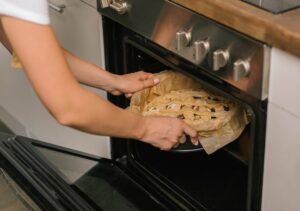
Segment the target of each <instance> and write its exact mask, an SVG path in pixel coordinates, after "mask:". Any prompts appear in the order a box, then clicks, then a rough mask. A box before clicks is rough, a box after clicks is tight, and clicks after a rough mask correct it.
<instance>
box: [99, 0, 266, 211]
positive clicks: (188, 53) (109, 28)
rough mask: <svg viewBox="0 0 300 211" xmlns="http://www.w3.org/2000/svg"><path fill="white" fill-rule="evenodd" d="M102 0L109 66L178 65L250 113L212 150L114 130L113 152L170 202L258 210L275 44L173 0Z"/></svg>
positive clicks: (125, 69) (121, 102)
mask: <svg viewBox="0 0 300 211" xmlns="http://www.w3.org/2000/svg"><path fill="white" fill-rule="evenodd" d="M99 2H100V4H99V11H100V12H101V13H102V15H103V16H104V18H103V24H104V42H105V55H106V67H107V69H108V70H109V71H111V72H113V73H117V74H124V73H130V72H134V71H138V70H145V71H148V72H152V73H157V72H159V71H162V70H165V69H173V70H176V71H180V72H182V73H184V74H187V75H189V76H190V77H193V78H195V79H196V80H198V81H199V83H202V84H203V85H204V86H206V87H207V89H210V90H213V91H214V92H217V93H219V94H221V95H224V96H226V97H228V98H231V99H232V100H235V101H238V102H239V103H241V104H242V105H243V106H244V107H245V108H246V109H247V113H248V115H249V117H250V119H251V123H250V124H249V125H248V127H247V128H246V129H245V131H244V133H243V134H242V135H241V137H240V138H239V139H238V140H236V141H235V142H233V143H232V144H230V145H228V146H227V147H225V148H224V149H222V150H219V151H218V152H217V153H215V154H213V155H206V154H205V152H204V151H201V150H198V151H193V152H188V153H178V152H177V153H175V152H163V151H159V150H157V149H155V148H153V147H151V146H148V145H145V144H142V143H139V142H135V141H131V140H127V141H125V140H121V139H118V138H113V139H112V149H114V150H113V159H115V160H117V161H118V162H121V163H124V165H126V166H127V167H128V168H130V169H131V170H133V171H135V172H137V174H138V175H140V177H141V178H143V181H144V182H145V187H147V188H149V189H150V190H151V191H153V193H156V195H157V196H164V198H165V200H166V202H167V203H168V204H169V207H168V208H169V209H170V210H174V209H175V210H177V209H178V210H231V211H232V210H251V211H252V210H260V204H261V191H262V175H263V160H264V144H265V128H266V115H267V110H266V108H267V101H268V73H269V54H270V48H269V47H268V46H267V45H265V44H263V43H260V42H258V41H256V40H253V39H251V38H249V37H247V36H245V35H243V34H241V33H239V32H236V31H234V30H232V29H230V28H227V27H225V26H223V25H220V24H218V23H216V22H214V21H212V20H210V19H208V18H205V17H203V16H201V15H198V14H195V13H193V12H191V11H189V10H187V9H185V8H183V7H181V6H179V5H176V4H174V3H172V2H171V1H163V0H154V1H146V0H139V1H137V0H136V1H135V0H128V1H123V0H115V1H105V2H104V1H99ZM101 2H102V4H101ZM102 7H104V8H102ZM109 99H110V100H111V101H112V102H113V103H115V104H116V105H118V106H121V107H124V108H126V107H127V106H128V105H129V101H128V100H126V99H125V98H120V97H114V96H109Z"/></svg>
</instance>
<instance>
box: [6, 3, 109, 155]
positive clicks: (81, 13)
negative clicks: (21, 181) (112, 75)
mask: <svg viewBox="0 0 300 211" xmlns="http://www.w3.org/2000/svg"><path fill="white" fill-rule="evenodd" d="M91 2H93V1H81V0H50V1H49V3H51V4H52V5H55V6H60V5H64V6H65V8H64V9H63V11H62V12H61V13H60V12H58V11H57V10H55V9H53V8H50V9H49V13H50V19H51V25H52V26H53V28H54V31H55V32H56V35H57V37H58V39H59V41H60V43H61V45H62V46H63V47H64V48H66V49H68V50H69V51H70V52H72V53H73V54H75V55H76V56H78V57H80V58H82V59H84V60H86V61H89V62H91V63H94V64H96V65H98V66H101V67H104V55H103V50H102V49H103V44H102V43H103V41H102V31H101V30H102V25H101V24H102V21H101V16H100V15H99V13H98V12H97V10H96V8H95V4H94V5H93V4H91ZM95 3H96V1H95ZM3 52H4V50H3ZM1 54H2V49H1ZM4 54H5V56H4V57H3V58H2V56H1V60H2V59H3V60H5V61H4V62H2V61H1V64H3V63H5V65H6V66H5V67H3V69H9V60H10V56H9V55H8V54H7V53H6V52H5V53H4ZM1 69H2V68H1ZM2 72H5V73H4V75H3V77H2V75H1V79H0V80H1V81H0V82H1V84H0V89H1V91H0V101H1V102H0V115H1V118H2V116H3V117H4V120H3V121H4V122H5V123H6V124H7V125H8V126H9V127H10V128H11V129H12V130H13V131H14V132H15V133H17V134H20V135H25V136H28V137H31V138H36V139H40V140H43V141H46V142H49V143H52V144H56V145H59V146H63V147H67V148H71V149H75V150H78V151H82V152H86V153H90V154H94V155H98V156H101V157H105V158H110V141H109V138H108V137H103V136H96V135H90V134H86V133H83V132H79V131H76V130H74V129H71V128H67V127H63V126H61V125H59V124H58V123H57V122H56V121H55V119H54V118H53V117H52V116H51V115H50V114H49V113H48V112H47V110H46V109H45V108H44V106H43V105H42V104H41V102H40V101H39V99H38V98H37V96H36V95H35V93H34V91H33V90H32V88H31V86H30V84H29V83H28V81H27V79H26V77H25V76H24V73H23V71H16V70H14V71H1V74H3V73H2ZM12 85H13V87H12ZM84 88H86V89H89V90H90V91H92V92H95V93H96V94H97V95H100V96H101V97H103V98H107V97H106V92H104V91H102V90H99V89H94V88H90V87H87V86H84ZM7 90H9V91H7ZM8 95H9V96H8ZM6 116H8V117H9V118H5V117H6Z"/></svg>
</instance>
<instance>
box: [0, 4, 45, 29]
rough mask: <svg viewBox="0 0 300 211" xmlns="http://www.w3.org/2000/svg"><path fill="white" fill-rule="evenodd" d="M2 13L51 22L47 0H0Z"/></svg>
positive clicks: (34, 20)
mask: <svg viewBox="0 0 300 211" xmlns="http://www.w3.org/2000/svg"><path fill="white" fill-rule="evenodd" d="M0 15H6V16H12V17H15V18H19V19H22V20H26V21H30V22H33V23H37V24H43V25H47V24H50V19H49V12H48V4H47V0H0Z"/></svg>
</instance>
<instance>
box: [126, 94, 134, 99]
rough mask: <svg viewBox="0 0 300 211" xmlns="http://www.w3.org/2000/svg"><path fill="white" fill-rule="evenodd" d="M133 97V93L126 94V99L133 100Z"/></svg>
mask: <svg viewBox="0 0 300 211" xmlns="http://www.w3.org/2000/svg"><path fill="white" fill-rule="evenodd" d="M132 95H133V94H132V93H126V94H125V97H126V98H131V97H132Z"/></svg>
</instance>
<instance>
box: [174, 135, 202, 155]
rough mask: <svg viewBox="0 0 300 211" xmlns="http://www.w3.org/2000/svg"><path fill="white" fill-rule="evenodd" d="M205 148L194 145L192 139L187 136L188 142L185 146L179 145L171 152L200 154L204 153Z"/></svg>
mask: <svg viewBox="0 0 300 211" xmlns="http://www.w3.org/2000/svg"><path fill="white" fill-rule="evenodd" d="M203 150H204V149H203V147H202V146H201V144H200V143H199V145H197V146H196V145H194V144H192V142H191V139H190V137H189V136H186V142H185V143H184V144H179V145H178V146H177V147H175V148H172V149H171V150H170V151H171V152H177V153H189V152H198V151H203Z"/></svg>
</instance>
